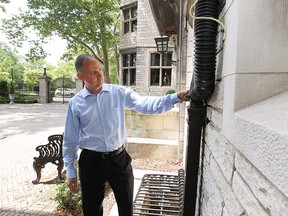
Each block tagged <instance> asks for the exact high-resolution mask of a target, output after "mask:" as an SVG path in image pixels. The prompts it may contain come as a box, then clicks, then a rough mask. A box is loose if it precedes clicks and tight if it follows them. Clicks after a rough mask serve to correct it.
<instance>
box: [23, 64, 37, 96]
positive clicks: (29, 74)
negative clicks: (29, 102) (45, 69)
mask: <svg viewBox="0 0 288 216" xmlns="http://www.w3.org/2000/svg"><path fill="white" fill-rule="evenodd" d="M39 75H40V74H39V70H37V69H30V68H27V69H25V71H24V75H23V80H24V82H25V84H26V85H27V88H28V90H30V91H32V90H33V88H34V87H35V86H38V84H39Z"/></svg>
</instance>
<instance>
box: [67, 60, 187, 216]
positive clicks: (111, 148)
mask: <svg viewBox="0 0 288 216" xmlns="http://www.w3.org/2000/svg"><path fill="white" fill-rule="evenodd" d="M75 67H76V71H77V77H78V78H79V79H80V80H82V81H84V83H85V87H84V88H83V89H82V90H81V91H80V92H79V93H78V94H76V95H75V96H74V97H73V98H72V99H71V100H70V102H69V106H68V112H67V117H66V124H65V132H64V144H63V156H64V162H65V166H66V172H67V173H66V174H67V179H68V187H69V189H70V191H71V192H72V193H77V192H78V190H79V188H78V185H77V174H76V166H75V165H76V161H77V159H78V155H77V152H78V149H79V148H80V149H82V151H81V154H80V157H79V177H80V184H81V192H82V204H83V212H84V215H85V216H102V215H103V207H102V202H103V199H104V184H105V182H106V181H108V182H109V184H110V186H111V188H112V190H113V192H114V195H115V199H116V202H117V205H118V212H119V216H132V213H133V209H132V205H133V187H134V176H133V171H132V166H131V157H130V156H129V154H128V153H127V152H126V150H125V143H126V142H127V137H126V129H125V108H127V109H133V110H135V111H137V112H141V113H144V114H157V113H161V112H165V111H168V110H170V109H171V108H172V107H173V106H174V104H176V103H179V102H181V101H188V98H186V97H185V96H186V94H188V91H187V90H185V91H180V92H178V93H174V94H171V95H166V96H164V97H151V96H146V97H141V96H139V95H138V94H137V93H135V92H134V91H132V90H130V89H128V88H126V87H124V86H119V85H111V84H104V83H103V73H102V71H101V67H100V64H99V62H98V61H97V60H96V59H95V58H93V57H91V56H88V55H80V56H78V58H77V59H76V62H75Z"/></svg>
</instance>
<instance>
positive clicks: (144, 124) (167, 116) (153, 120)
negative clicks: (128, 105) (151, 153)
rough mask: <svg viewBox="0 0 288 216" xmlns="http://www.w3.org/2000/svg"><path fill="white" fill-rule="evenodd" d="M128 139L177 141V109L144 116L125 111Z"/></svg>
mask: <svg viewBox="0 0 288 216" xmlns="http://www.w3.org/2000/svg"><path fill="white" fill-rule="evenodd" d="M125 117H126V130H127V136H128V137H137V138H154V139H167V140H177V139H178V125H179V123H178V122H179V121H178V108H177V107H175V108H173V109H172V110H170V111H168V112H166V113H162V114H157V115H144V114H140V113H137V112H135V111H133V110H125Z"/></svg>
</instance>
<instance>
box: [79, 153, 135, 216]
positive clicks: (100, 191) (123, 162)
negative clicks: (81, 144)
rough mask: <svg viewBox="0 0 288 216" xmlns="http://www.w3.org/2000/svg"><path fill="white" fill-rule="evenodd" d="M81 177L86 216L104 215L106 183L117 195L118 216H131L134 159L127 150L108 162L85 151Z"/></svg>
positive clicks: (80, 164)
mask: <svg viewBox="0 0 288 216" xmlns="http://www.w3.org/2000/svg"><path fill="white" fill-rule="evenodd" d="M79 177H80V182H81V192H82V205H83V213H84V216H102V215H103V205H102V202H103V199H104V192H105V191H104V187H105V182H106V181H108V182H109V184H110V186H111V188H112V190H113V192H114V195H115V199H116V202H117V206H118V212H119V216H132V214H133V188H134V176H133V170H132V166H131V157H130V155H129V154H128V153H127V152H126V150H125V149H124V150H123V151H122V152H121V153H119V154H118V155H115V156H114V157H111V158H106V159H102V157H101V156H99V155H97V154H94V152H92V151H89V150H83V151H82V152H81V155H80V158H79Z"/></svg>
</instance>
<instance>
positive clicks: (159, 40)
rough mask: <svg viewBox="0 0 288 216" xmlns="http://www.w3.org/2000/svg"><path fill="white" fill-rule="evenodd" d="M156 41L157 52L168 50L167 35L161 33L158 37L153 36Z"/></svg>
mask: <svg viewBox="0 0 288 216" xmlns="http://www.w3.org/2000/svg"><path fill="white" fill-rule="evenodd" d="M154 39H155V42H156V47H157V52H158V53H162V54H163V53H166V52H167V51H168V44H169V36H167V35H161V36H160V37H156V38H154Z"/></svg>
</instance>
